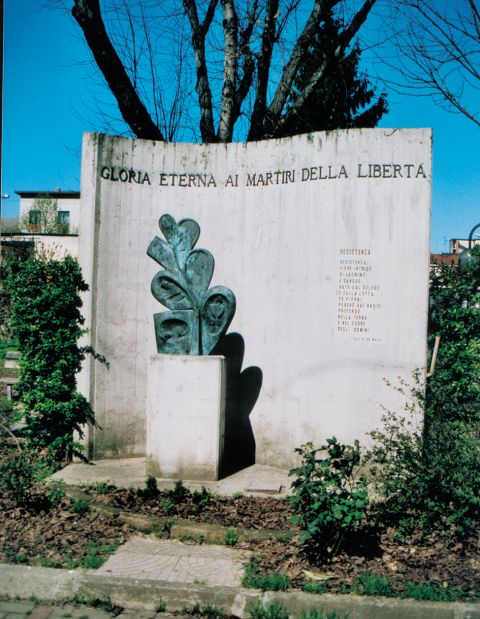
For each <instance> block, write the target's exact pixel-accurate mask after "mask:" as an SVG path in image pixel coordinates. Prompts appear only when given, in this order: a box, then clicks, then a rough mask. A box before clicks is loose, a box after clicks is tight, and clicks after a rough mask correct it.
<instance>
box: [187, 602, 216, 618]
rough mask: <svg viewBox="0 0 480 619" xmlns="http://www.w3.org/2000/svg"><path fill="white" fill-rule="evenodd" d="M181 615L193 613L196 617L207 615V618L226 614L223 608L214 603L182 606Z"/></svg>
mask: <svg viewBox="0 0 480 619" xmlns="http://www.w3.org/2000/svg"><path fill="white" fill-rule="evenodd" d="M181 614H182V615H193V616H196V617H207V619H221V618H222V617H225V616H226V613H225V609H224V608H222V607H220V606H215V604H204V605H203V606H200V604H195V606H192V607H191V608H189V607H187V606H184V607H183V608H182V611H181Z"/></svg>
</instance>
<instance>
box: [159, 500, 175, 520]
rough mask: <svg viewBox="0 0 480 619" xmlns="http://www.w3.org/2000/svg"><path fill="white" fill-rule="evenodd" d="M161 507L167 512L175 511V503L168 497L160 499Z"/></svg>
mask: <svg viewBox="0 0 480 619" xmlns="http://www.w3.org/2000/svg"><path fill="white" fill-rule="evenodd" d="M162 509H163V511H164V512H165V513H166V514H167V516H168V515H169V514H173V513H174V512H175V504H174V503H172V501H170V499H164V500H163V501H162Z"/></svg>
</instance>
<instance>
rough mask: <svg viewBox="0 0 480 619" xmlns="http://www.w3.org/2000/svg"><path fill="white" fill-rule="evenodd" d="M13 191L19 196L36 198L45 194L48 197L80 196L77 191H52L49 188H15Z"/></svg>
mask: <svg viewBox="0 0 480 619" xmlns="http://www.w3.org/2000/svg"><path fill="white" fill-rule="evenodd" d="M15 193H16V194H17V195H19V196H20V197H21V198H38V197H39V196H45V195H47V196H48V197H49V198H72V199H75V198H79V197H80V192H79V191H62V190H61V189H54V190H53V191H51V190H50V191H49V190H42V191H39V190H38V189H37V190H35V191H32V190H23V189H16V190H15Z"/></svg>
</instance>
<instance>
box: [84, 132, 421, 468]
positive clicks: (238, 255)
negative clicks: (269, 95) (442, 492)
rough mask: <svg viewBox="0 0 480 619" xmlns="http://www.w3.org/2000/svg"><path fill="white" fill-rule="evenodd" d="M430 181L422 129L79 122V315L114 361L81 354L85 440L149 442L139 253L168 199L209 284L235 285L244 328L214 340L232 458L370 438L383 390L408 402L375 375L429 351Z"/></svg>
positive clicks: (149, 263) (265, 459)
mask: <svg viewBox="0 0 480 619" xmlns="http://www.w3.org/2000/svg"><path fill="white" fill-rule="evenodd" d="M430 192H431V132H430V130H427V129H401V130H399V129H392V130H387V129H369V130H353V131H338V132H329V133H317V134H310V135H303V136H297V137H294V138H289V139H285V140H272V141H265V142H258V143H251V144H229V145H190V144H175V143H173V144H165V143H158V142H157V143H156V142H149V141H142V140H128V139H121V138H114V137H110V136H105V135H98V134H86V135H85V138H84V145H83V163H82V186H81V194H82V203H81V218H80V246H79V259H80V262H81V266H82V268H83V272H84V277H85V279H86V280H87V282H88V283H89V284H90V286H91V290H92V292H91V294H90V295H89V297H88V298H87V300H86V305H85V308H84V309H85V312H84V313H85V314H86V315H87V319H88V322H89V325H90V327H91V339H92V344H93V346H94V347H95V349H96V350H97V351H98V352H99V353H101V354H104V355H106V357H107V358H108V361H109V363H110V369H108V370H107V369H106V368H105V367H103V366H100V365H99V364H98V363H96V362H90V365H88V366H86V367H85V369H84V372H83V375H82V376H81V380H80V384H81V386H82V389H83V391H84V392H85V393H86V394H87V395H88V396H89V397H90V400H91V402H92V404H93V407H94V409H95V411H96V415H97V420H98V422H99V424H100V426H101V427H102V430H95V431H94V432H92V433H91V434H90V439H89V440H90V444H93V443H94V453H95V455H96V456H97V457H102V456H124V455H140V454H143V453H144V451H145V394H146V375H147V364H148V358H149V357H150V355H151V354H152V353H155V352H156V345H155V337H154V329H153V317H152V315H153V313H154V312H158V311H162V306H160V305H159V304H158V302H156V301H155V299H154V298H153V297H152V295H151V293H150V282H151V279H152V277H153V275H154V274H155V273H156V272H157V271H158V270H160V267H159V265H157V264H156V263H155V262H154V261H153V260H151V259H150V258H148V257H147V256H146V253H145V252H146V249H147V247H148V245H149V243H150V241H151V240H152V239H153V237H154V236H155V235H159V236H161V233H160V231H159V229H158V223H157V222H158V219H159V217H160V216H161V215H162V214H164V213H170V214H171V215H173V216H174V217H175V218H176V219H177V220H178V219H181V218H184V217H192V218H194V219H196V220H197V221H198V223H199V224H200V227H201V235H200V239H199V241H198V243H197V247H204V248H206V249H208V250H210V251H211V252H212V254H213V256H214V258H215V262H216V267H215V272H214V275H213V279H212V283H211V285H212V286H213V285H225V286H228V287H229V288H231V289H232V290H233V292H234V293H235V295H236V298H237V311H236V315H235V317H234V320H233V322H232V324H231V326H230V329H229V331H230V332H236V333H238V334H240V336H241V337H238V336H233V337H230V338H229V339H228V340H227V343H226V345H225V347H224V350H219V351H216V352H217V354H218V353H219V354H225V355H226V356H227V358H229V359H230V362H229V363H230V367H234V369H233V370H232V375H231V378H232V381H233V382H232V381H231V384H234V390H233V391H232V392H231V393H232V394H233V395H231V401H230V409H231V415H230V421H229V420H228V417H227V422H226V423H227V428H226V443H225V451H226V456H228V452H229V450H230V452H235V451H236V455H237V456H238V457H241V456H242V454H244V453H247V452H248V454H249V458H253V457H255V459H256V461H257V462H260V463H265V464H272V465H278V466H289V464H290V463H291V462H292V460H293V450H294V448H295V447H297V446H299V445H300V444H301V443H303V442H305V441H308V440H312V441H314V442H315V443H317V444H318V443H319V442H320V441H322V440H323V439H325V438H326V437H328V436H331V435H336V436H337V438H339V439H340V440H342V441H353V440H354V439H355V438H358V439H360V440H361V441H362V442H363V443H366V442H368V438H367V437H366V433H367V432H369V431H370V430H372V429H374V428H375V427H377V426H378V423H379V419H380V417H381V414H382V409H381V406H382V405H383V406H386V407H387V408H389V409H395V410H397V409H401V407H402V397H401V395H400V394H399V393H398V392H397V391H395V390H394V389H393V388H392V387H389V386H388V385H387V384H386V382H385V379H387V380H389V381H393V382H395V381H396V379H397V377H401V378H402V379H405V380H410V376H411V372H412V370H414V369H415V368H421V367H423V366H424V364H425V333H426V319H427V297H428V284H427V282H428V264H429V252H428V245H429V211H430ZM243 346H244V356H243V360H242V347H243ZM242 361H243V366H242V367H243V369H244V371H243V374H239V369H240V365H241V364H242ZM246 368H248V369H247V370H246V371H245V369H246ZM260 382H261V387H260ZM259 388H260V391H259V394H258V390H259ZM257 394H258V398H256V396H257ZM227 399H228V396H227ZM234 400H235V401H234ZM235 405H236V408H235ZM227 407H228V403H227ZM228 435H229V436H230V438H229V436H228Z"/></svg>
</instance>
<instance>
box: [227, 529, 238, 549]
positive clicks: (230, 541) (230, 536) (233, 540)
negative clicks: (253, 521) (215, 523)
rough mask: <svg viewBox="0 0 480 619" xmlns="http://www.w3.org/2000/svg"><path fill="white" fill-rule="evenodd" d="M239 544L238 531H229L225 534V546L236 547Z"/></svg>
mask: <svg viewBox="0 0 480 619" xmlns="http://www.w3.org/2000/svg"><path fill="white" fill-rule="evenodd" d="M236 544H238V531H237V530H236V529H228V530H227V532H226V533H225V545H226V546H235V545H236Z"/></svg>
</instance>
